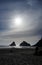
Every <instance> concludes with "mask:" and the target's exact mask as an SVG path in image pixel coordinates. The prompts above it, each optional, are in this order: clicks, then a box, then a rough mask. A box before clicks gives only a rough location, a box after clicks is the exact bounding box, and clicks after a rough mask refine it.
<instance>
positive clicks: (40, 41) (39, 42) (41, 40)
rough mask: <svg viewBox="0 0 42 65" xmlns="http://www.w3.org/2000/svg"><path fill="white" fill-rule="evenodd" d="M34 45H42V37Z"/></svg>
mask: <svg viewBox="0 0 42 65" xmlns="http://www.w3.org/2000/svg"><path fill="white" fill-rule="evenodd" d="M34 46H38V47H42V38H41V39H40V40H39V41H38V42H37V43H36V44H35V45H34Z"/></svg>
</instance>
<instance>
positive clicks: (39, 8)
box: [0, 0, 42, 41]
mask: <svg viewBox="0 0 42 65" xmlns="http://www.w3.org/2000/svg"><path fill="white" fill-rule="evenodd" d="M16 15H18V16H19V15H21V17H22V18H23V24H22V26H20V27H19V28H18V27H16V28H15V26H14V28H11V25H12V21H13V19H14V17H15V16H16ZM34 36H42V0H0V40H1V41H2V40H3V39H4V40H5V39H7V40H8V39H9V40H10V39H18V38H21V39H22V38H26V37H28V38H29V37H34Z"/></svg>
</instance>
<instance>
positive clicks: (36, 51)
mask: <svg viewBox="0 0 42 65" xmlns="http://www.w3.org/2000/svg"><path fill="white" fill-rule="evenodd" d="M35 54H36V55H37V54H38V46H37V47H36V49H35Z"/></svg>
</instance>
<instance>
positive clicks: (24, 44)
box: [20, 41, 30, 46]
mask: <svg viewBox="0 0 42 65" xmlns="http://www.w3.org/2000/svg"><path fill="white" fill-rule="evenodd" d="M20 46H30V44H29V43H27V42H26V41H23V42H22V43H21V44H20Z"/></svg>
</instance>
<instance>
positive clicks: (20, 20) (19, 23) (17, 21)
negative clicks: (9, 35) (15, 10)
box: [14, 17, 22, 26]
mask: <svg viewBox="0 0 42 65" xmlns="http://www.w3.org/2000/svg"><path fill="white" fill-rule="evenodd" d="M14 22H15V25H17V26H19V25H21V22H22V19H21V18H20V17H16V18H15V21H14Z"/></svg>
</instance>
